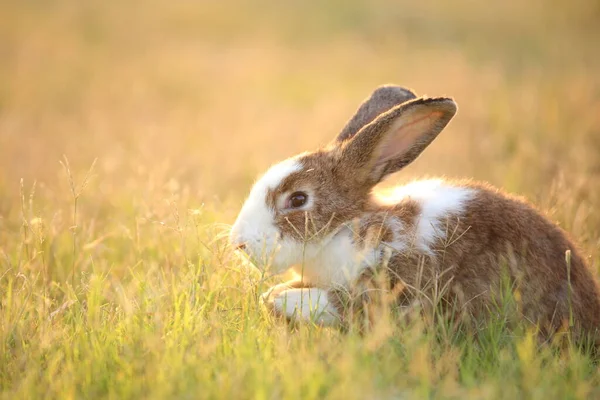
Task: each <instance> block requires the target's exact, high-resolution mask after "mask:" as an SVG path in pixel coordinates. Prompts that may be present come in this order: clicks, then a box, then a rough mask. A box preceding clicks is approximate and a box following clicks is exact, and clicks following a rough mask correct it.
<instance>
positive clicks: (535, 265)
mask: <svg viewBox="0 0 600 400" xmlns="http://www.w3.org/2000/svg"><path fill="white" fill-rule="evenodd" d="M413 98H414V95H413V94H412V92H409V91H406V90H404V89H401V88H394V87H385V88H380V89H378V90H377V91H375V93H374V94H373V96H372V97H371V98H370V99H369V100H368V101H367V102H365V103H364V104H363V105H362V106H361V108H360V109H359V112H358V113H357V115H356V116H355V117H354V118H353V119H352V120H350V122H349V124H348V126H346V128H344V130H343V131H342V133H341V134H340V136H339V137H338V139H337V140H336V141H335V142H334V143H333V144H332V145H331V146H330V147H328V148H326V149H323V150H319V151H316V152H313V153H306V154H302V155H299V156H297V157H294V158H291V159H289V160H286V161H284V162H282V163H280V164H277V165H275V166H274V167H272V168H271V169H270V170H269V171H268V172H267V173H266V174H265V175H264V177H263V178H261V179H260V180H259V181H258V182H257V183H256V184H255V186H254V188H253V189H252V192H251V194H250V196H249V198H248V200H247V201H246V203H245V205H244V207H243V208H242V211H241V212H240V215H239V216H238V220H237V221H236V223H235V224H234V227H233V229H232V234H231V239H232V243H234V245H236V246H237V247H239V248H243V249H244V250H245V252H246V253H248V254H249V255H250V256H251V257H252V258H253V259H254V260H255V263H256V264H257V265H258V266H268V267H269V268H271V269H272V270H273V271H275V272H281V271H284V270H287V269H290V268H291V269H294V270H295V272H296V273H297V274H298V275H300V276H301V280H299V281H297V282H292V283H287V284H283V285H279V286H277V287H275V288H274V289H273V291H271V292H270V293H268V295H267V296H266V298H267V300H268V302H269V303H270V304H271V306H272V307H273V309H274V310H275V311H276V312H278V313H281V314H283V315H286V316H287V317H290V318H291V317H292V316H296V317H300V318H313V317H315V316H316V320H317V321H320V322H321V323H323V324H329V325H335V324H339V323H340V322H342V323H343V322H345V321H346V318H347V311H348V303H346V302H345V301H344V299H343V297H344V296H347V295H350V297H352V296H354V295H359V296H364V295H365V293H366V292H364V291H363V292H361V290H362V289H364V287H365V285H364V283H365V280H366V281H368V280H369V279H371V277H372V276H373V273H374V272H378V271H384V272H386V274H387V276H388V278H389V283H390V284H391V285H392V286H390V287H388V288H396V287H401V288H402V290H401V291H400V292H399V293H398V301H406V300H410V299H411V298H413V297H414V294H416V293H421V294H423V295H424V296H425V298H430V299H431V298H432V297H435V296H436V295H438V296H440V297H441V298H442V300H443V302H444V303H446V304H453V305H457V306H458V307H459V309H460V310H462V311H466V312H468V313H470V314H472V315H479V313H480V312H482V311H486V310H488V309H489V308H490V306H491V305H492V303H493V302H494V301H495V298H496V296H497V295H499V294H500V293H499V291H500V290H501V282H502V279H503V277H504V276H506V277H508V278H509V280H510V282H511V283H512V285H513V288H514V289H515V290H517V291H518V293H519V294H520V307H521V308H520V310H521V312H522V313H523V316H524V317H525V318H526V319H528V320H531V321H532V322H534V323H538V324H539V325H540V327H541V328H542V329H543V331H544V332H547V333H552V332H555V331H556V330H557V329H559V328H560V327H561V326H564V324H565V321H566V322H568V321H569V318H570V317H572V321H573V322H574V325H575V327H576V328H577V330H578V331H585V332H586V333H588V332H589V333H594V332H595V331H596V330H597V328H598V327H600V295H599V292H598V287H597V284H596V281H595V279H594V277H593V275H592V274H591V272H590V271H588V269H587V268H586V266H585V263H584V261H583V259H582V258H581V256H580V255H579V253H578V251H577V250H576V249H575V248H574V246H573V244H572V243H571V242H570V240H569V239H568V238H567V236H566V234H565V233H564V232H563V231H562V230H561V229H560V228H558V227H557V226H556V225H555V224H553V223H552V222H550V221H549V220H548V219H546V218H545V217H543V216H542V215H541V214H540V213H538V212H537V211H536V210H535V209H534V208H533V207H531V206H530V205H528V204H527V203H526V202H524V201H522V200H519V199H517V198H514V197H511V196H508V195H506V194H504V193H502V192H500V191H499V190H497V189H494V188H492V187H490V186H487V185H483V184H475V183H472V182H469V181H464V182H451V181H447V180H443V179H438V180H425V181H415V182H412V183H410V184H408V185H405V186H400V187H398V188H395V189H394V190H393V192H392V194H391V195H390V196H387V197H382V196H378V195H376V194H374V192H373V188H374V186H375V185H376V184H377V183H378V182H380V181H381V179H382V178H383V177H385V176H386V175H388V174H390V173H393V172H395V171H397V170H399V169H401V168H403V167H404V166H405V165H407V164H408V163H410V162H411V161H413V160H414V159H415V158H416V157H417V156H418V155H419V154H420V153H421V152H422V151H423V149H424V148H425V147H427V146H428V145H429V143H431V142H432V141H433V140H434V139H435V137H436V136H437V134H438V133H439V132H440V131H441V130H442V129H443V128H444V126H445V125H446V124H447V123H448V122H449V121H450V119H451V118H452V116H453V115H454V113H455V111H456V106H455V104H454V102H453V101H452V100H450V99H445V98H440V99H424V98H420V99H414V100H411V99H413ZM405 100H410V101H407V102H405ZM397 104H399V105H397ZM390 108H391V109H390ZM567 252H568V253H567ZM567 254H569V256H568V257H567V256H566V255H567ZM567 258H568V259H569V260H568V261H567ZM367 286H368V285H367ZM367 296H368V293H367Z"/></svg>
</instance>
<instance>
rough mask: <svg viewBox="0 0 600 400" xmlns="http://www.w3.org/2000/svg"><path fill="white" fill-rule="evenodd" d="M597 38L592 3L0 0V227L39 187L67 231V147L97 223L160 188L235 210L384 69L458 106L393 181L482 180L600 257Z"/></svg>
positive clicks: (141, 205)
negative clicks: (530, 206) (525, 202)
mask: <svg viewBox="0 0 600 400" xmlns="http://www.w3.org/2000/svg"><path fill="white" fill-rule="evenodd" d="M599 43H600V3H599V2H598V1H595V0H589V1H586V0H569V1H566V0H559V1H554V2H550V1H543V0H530V1H519V0H507V1H498V2H487V1H475V0H457V1H452V2H449V1H446V0H435V1H427V2H419V1H391V0H390V1H388V0H369V1H367V0H331V1H326V2H325V1H292V0H283V1H277V2H275V1H273V2H271V1H265V0H252V1H250V0H227V1H186V0H177V1H164V0H145V1H136V0H128V1H119V2H116V1H115V2H108V1H100V0H86V1H67V0H55V1H39V0H22V1H17V0H13V1H11V0H8V1H7V0H3V1H0V228H4V229H3V230H4V233H0V239H1V238H2V235H5V239H6V235H8V233H7V232H9V231H10V230H12V229H13V228H14V229H17V230H18V227H19V226H20V224H21V221H20V218H18V216H19V215H20V214H21V208H22V204H21V201H20V196H21V194H24V197H25V198H27V197H28V196H29V194H30V193H31V190H32V188H33V184H34V182H36V188H35V195H34V198H35V199H36V200H35V201H33V204H32V207H31V211H30V212H31V213H32V215H38V214H39V215H40V216H43V217H44V218H45V219H46V220H48V221H53V222H52V224H56V225H57V226H59V225H60V226H62V227H63V228H64V227H68V226H69V222H68V218H67V217H66V216H64V215H63V216H62V217H61V215H62V214H67V213H69V212H70V211H69V205H68V204H70V202H72V199H71V197H70V192H69V191H70V189H69V182H68V179H67V177H66V174H65V171H64V169H63V167H62V166H61V165H60V163H59V161H60V160H62V158H63V155H65V156H66V157H67V158H68V160H69V163H70V168H71V170H72V173H73V175H74V179H75V180H76V181H77V182H81V180H82V179H83V178H82V177H83V176H84V175H85V173H86V171H88V169H89V168H90V165H91V164H92V163H93V161H94V160H95V159H97V163H96V165H95V167H94V171H93V174H92V175H93V176H92V179H90V183H89V185H88V187H87V188H86V189H85V194H84V195H82V198H81V203H80V210H81V211H80V212H81V213H82V217H81V218H82V220H87V221H90V220H94V221H96V222H95V224H96V225H95V227H94V228H93V229H92V228H89V227H88V228H89V229H92V230H94V229H95V230H96V234H95V235H96V236H98V235H100V233H98V232H104V231H110V229H112V228H110V227H111V226H115V225H118V224H121V225H126V226H127V225H133V224H134V222H132V221H138V222H139V221H140V220H141V219H140V218H142V217H143V218H148V219H150V218H154V219H156V220H161V219H168V218H172V212H171V211H169V210H167V209H165V207H163V206H160V205H161V204H163V205H164V203H165V202H170V201H175V202H178V204H179V205H180V207H181V208H182V209H183V210H185V209H196V208H200V207H204V208H205V209H206V210H208V209H210V210H212V211H211V213H212V214H210V215H211V216H210V218H209V217H207V221H215V222H216V221H220V222H232V220H233V218H234V217H235V214H236V212H237V210H238V207H239V205H240V204H241V202H242V200H243V197H244V196H245V194H246V193H247V192H248V190H249V187H250V185H251V183H252V181H253V179H254V178H255V177H256V175H257V174H259V173H260V172H261V171H263V170H264V169H265V168H266V167H267V166H268V165H270V164H271V163H274V162H276V161H278V160H280V159H282V158H284V157H288V156H290V155H293V154H296V153H298V152H300V151H305V150H310V149H313V148H315V147H317V146H320V145H323V144H325V143H327V142H328V141H329V140H330V139H331V138H333V137H334V135H336V133H337V132H338V130H339V129H340V128H341V127H342V126H343V125H344V123H345V121H346V120H347V119H348V118H349V117H350V116H351V115H352V113H353V112H354V111H355V109H356V107H357V106H358V104H359V103H360V102H361V101H362V100H363V99H364V98H365V97H366V96H368V95H369V94H370V92H371V91H372V90H373V89H374V88H375V87H376V86H378V85H380V84H384V83H395V84H400V85H403V86H406V87H409V88H412V89H413V90H415V91H416V92H417V93H418V94H427V95H430V96H438V95H448V96H452V97H454V98H455V99H456V101H457V102H458V105H459V113H458V115H457V117H456V118H455V120H454V121H453V122H452V123H451V124H450V126H449V127H448V128H447V129H446V131H445V132H444V133H443V134H442V135H441V136H440V138H439V139H438V140H437V141H436V142H435V143H434V144H433V145H432V146H431V147H430V148H429V149H428V150H427V151H426V152H425V153H424V155H423V156H422V157H421V158H420V159H419V160H418V161H417V162H416V163H415V164H414V165H413V166H411V167H410V168H407V169H406V170H405V171H403V172H402V173H400V174H398V176H396V177H394V178H393V179H392V180H391V181H390V183H397V182H402V181H405V180H409V179H413V178H415V177H420V176H424V175H445V176H450V177H454V176H460V177H473V178H476V179H481V180H486V181H490V182H491V183H493V184H494V185H497V186H500V187H503V188H505V189H507V190H509V191H513V192H518V193H520V194H523V195H525V196H526V197H528V198H529V199H530V200H531V201H533V202H535V203H536V204H538V205H539V206H540V207H541V208H542V209H543V210H545V212H547V213H548V214H550V215H551V216H552V217H553V218H554V219H555V220H557V221H559V222H560V223H561V225H562V226H563V227H565V228H566V229H567V230H569V231H571V232H572V233H573V234H574V236H576V237H577V238H578V240H579V242H580V243H582V246H583V247H584V248H585V251H586V254H592V255H593V256H594V257H595V259H597V258H598V254H599V253H600V251H599V246H600V231H599V230H600V228H599V227H600V212H599V211H598V208H600V47H599V46H600V45H599ZM21 179H23V190H21V189H20V180H21ZM21 192H22V193H21ZM161 207H162V208H161ZM61 213H62V214H61ZM136 223H137V222H136ZM57 229H58V228H57ZM89 229H88V232H89ZM13 232H15V231H14V230H13ZM93 237H94V235H92V234H90V238H92V239H93Z"/></svg>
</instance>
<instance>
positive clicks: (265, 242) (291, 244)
mask: <svg viewBox="0 0 600 400" xmlns="http://www.w3.org/2000/svg"><path fill="white" fill-rule="evenodd" d="M302 168H303V166H302V164H301V163H300V162H299V161H298V160H297V159H295V158H291V159H288V160H285V161H283V162H281V163H279V164H276V165H274V166H272V167H271V168H270V169H269V170H268V171H267V172H266V173H265V174H264V175H263V176H262V177H261V178H260V179H259V180H258V181H257V182H256V183H255V184H254V186H253V187H252V190H251V191H250V195H249V196H248V198H247V200H246V202H245V203H244V205H243V207H242V209H241V211H240V213H239V215H238V217H237V219H236V221H235V223H234V224H233V227H232V229H231V235H230V241H231V243H232V245H233V246H234V247H236V248H238V249H240V250H243V251H244V252H245V253H246V254H247V255H248V256H250V258H251V260H252V262H253V263H254V264H255V265H256V266H257V267H258V268H260V269H264V268H267V267H268V268H269V269H270V270H271V271H272V272H274V273H280V272H284V271H285V270H287V269H288V268H290V267H291V266H292V265H294V264H297V263H299V262H300V259H301V256H302V249H301V245H300V244H299V243H298V242H297V241H296V240H294V239H292V238H289V237H284V235H282V232H281V229H280V227H279V226H278V223H277V221H276V215H277V214H278V213H280V212H281V210H282V209H284V210H285V207H286V204H283V203H284V202H285V200H286V199H284V198H283V196H278V197H279V198H275V199H271V201H270V199H269V197H273V193H274V191H275V190H276V189H277V188H278V187H279V185H280V184H281V182H282V181H283V180H284V179H285V178H286V177H288V176H290V174H292V173H294V172H298V171H300V170H302ZM287 195H288V196H289V194H287ZM273 200H274V201H273ZM306 200H307V201H306V204H304V205H303V206H302V207H303V209H304V210H306V211H308V210H309V209H310V203H311V202H312V199H310V197H308V196H307V199H306ZM288 206H289V205H288Z"/></svg>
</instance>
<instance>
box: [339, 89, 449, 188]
mask: <svg viewBox="0 0 600 400" xmlns="http://www.w3.org/2000/svg"><path fill="white" fill-rule="evenodd" d="M456 109H457V108H456V103H454V101H453V100H452V99H450V98H444V97H440V98H433V99H430V98H422V97H421V98H418V99H415V100H411V101H409V102H406V103H403V104H401V105H399V106H396V107H394V108H392V109H391V110H390V111H388V112H386V113H385V114H382V115H380V116H379V117H377V118H376V119H375V120H374V121H373V122H371V123H370V124H368V125H366V126H365V127H363V128H362V129H361V130H360V131H359V132H358V133H357V134H356V135H355V136H354V137H353V138H352V139H351V140H349V141H347V142H346V143H341V144H340V149H339V150H340V153H339V154H340V167H341V168H342V169H343V170H345V171H348V172H349V173H351V174H352V176H353V177H355V178H358V179H359V180H360V181H361V182H362V183H365V184H369V185H375V184H377V183H378V182H379V181H381V179H383V177H385V176H386V175H388V174H391V173H393V172H396V171H398V170H400V169H402V168H403V167H404V166H406V165H407V164H409V163H411V162H412V161H414V160H415V159H416V158H417V157H418V156H419V155H420V154H421V152H422V151H423V150H425V148H426V147H427V146H428V145H429V144H430V143H431V142H432V141H433V140H434V139H435V138H436V137H437V135H438V134H439V133H440V132H441V131H442V129H444V127H445V126H446V125H447V124H448V122H450V120H451V119H452V117H453V116H454V114H456Z"/></svg>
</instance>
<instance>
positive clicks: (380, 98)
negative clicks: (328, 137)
mask: <svg viewBox="0 0 600 400" xmlns="http://www.w3.org/2000/svg"><path fill="white" fill-rule="evenodd" d="M416 97H417V96H416V95H415V94H414V93H413V92H412V91H411V90H409V89H406V88H403V87H401V86H395V85H383V86H380V87H378V88H377V89H375V90H374V91H373V93H371V96H370V97H369V98H368V99H366V100H365V101H364V102H363V103H362V104H361V105H360V107H359V108H358V110H356V114H354V116H353V117H352V118H350V120H349V121H348V122H347V123H346V126H345V127H344V129H342V131H341V132H340V134H339V135H338V136H337V137H336V138H335V141H336V142H338V143H339V142H343V141H344V140H347V139H350V138H352V137H353V136H354V135H356V134H357V133H358V131H360V130H361V129H362V128H363V127H364V126H365V125H367V124H368V123H370V122H371V121H373V120H374V119H375V118H377V117H378V116H379V115H381V114H383V113H384V112H386V111H389V110H390V109H391V108H393V107H395V106H397V105H400V104H402V103H404V102H406V101H409V100H412V99H415V98H416Z"/></svg>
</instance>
